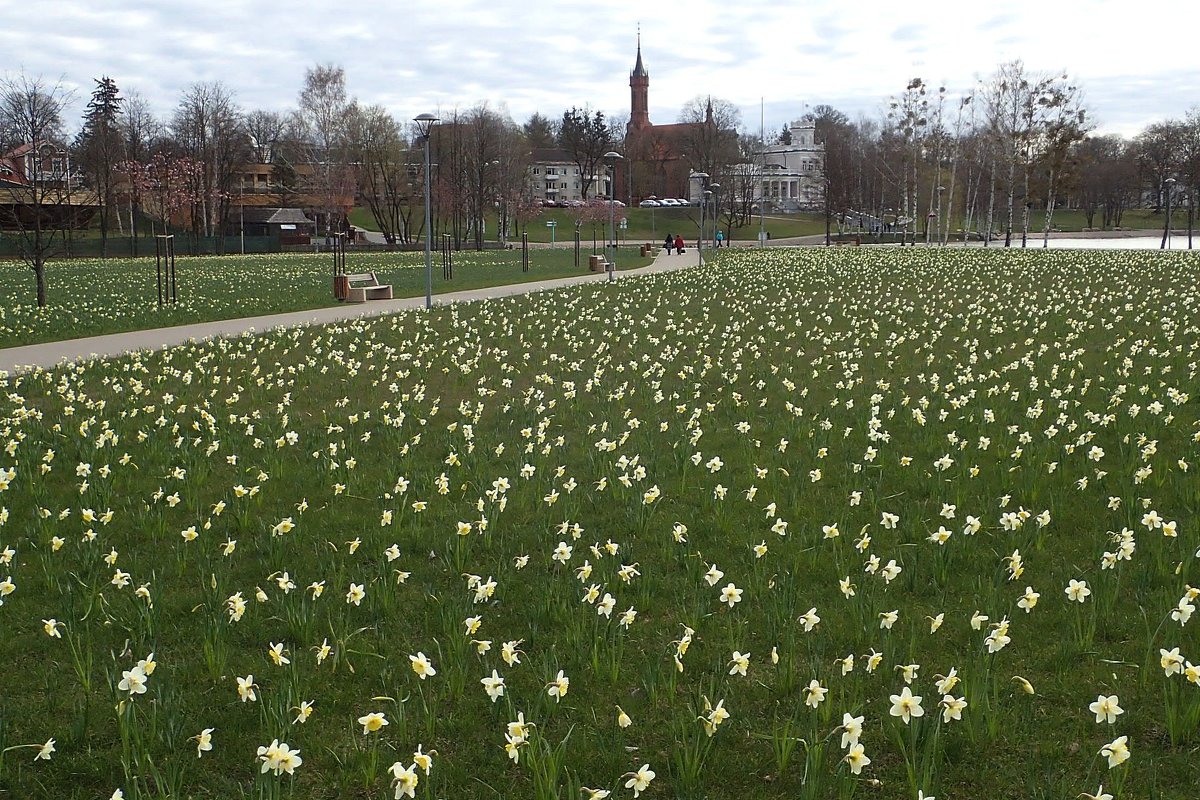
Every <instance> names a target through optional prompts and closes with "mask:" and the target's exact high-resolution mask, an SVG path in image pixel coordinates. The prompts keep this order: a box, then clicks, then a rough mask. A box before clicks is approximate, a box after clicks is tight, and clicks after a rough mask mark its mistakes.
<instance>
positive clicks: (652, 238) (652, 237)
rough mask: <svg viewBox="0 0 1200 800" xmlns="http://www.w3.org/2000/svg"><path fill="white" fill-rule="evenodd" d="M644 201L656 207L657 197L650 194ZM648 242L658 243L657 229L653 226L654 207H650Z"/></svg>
mask: <svg viewBox="0 0 1200 800" xmlns="http://www.w3.org/2000/svg"><path fill="white" fill-rule="evenodd" d="M646 199H647V200H649V201H651V202H652V203H654V205H658V195H653V194H652V195H650V196H649V197H647V198H646ZM650 241H652V242H657V241H658V228H657V227H655V225H654V206H650Z"/></svg>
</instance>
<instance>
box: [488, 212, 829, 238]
mask: <svg viewBox="0 0 1200 800" xmlns="http://www.w3.org/2000/svg"><path fill="white" fill-rule="evenodd" d="M570 212H571V209H568V208H544V209H542V213H541V214H540V215H539V216H538V217H537V218H536V219H535V220H533V221H532V222H530V223H529V227H528V232H529V241H531V242H548V241H550V238H551V234H550V228H549V226H547V225H546V223H547V222H550V221H553V222H555V223H556V227H555V231H554V237H555V239H556V240H557V241H560V242H561V241H573V239H574V231H575V218H574V217H573V216H572V215H571V213H570ZM615 216H616V223H617V224H618V225H619V224H620V220H621V218H622V217H624V218H625V219H626V220H627V221H628V227H627V228H626V229H625V230H624V231H622V232H621V234H620V238H621V239H622V240H623V241H629V242H643V241H645V242H661V241H662V240H663V239H664V238H665V237H666V235H667V233H679V234H682V235H683V238H684V239H688V240H692V239H695V238H696V235H697V233H698V232H699V230H700V209H698V208H656V209H649V208H618V209H616V214H615ZM711 224H712V221H711V220H706V225H707V226H708V230H709V236H710V237H711V236H712V227H711ZM494 229H495V225H494V224H491V227H489V230H494ZM722 229H724V227H722ZM766 229H767V230H768V231H770V232H771V236H772V238H775V239H782V238H784V237H789V236H806V235H809V234H816V233H824V232H825V222H824V218H823V217H821V216H819V215H815V214H790V215H780V214H773V215H768V216H767V218H766ZM607 230H608V223H607V222H605V223H604V224H597V225H596V226H595V233H596V236H597V237H598V240H599V241H601V242H603V241H604V237H605V236H606V235H607V234H606V232H607ZM580 237H581V239H582V240H583V241H586V242H590V241H591V240H592V225H591V223H585V224H584V226H583V228H582V230H581V231H580ZM732 237H733V238H734V239H751V240H757V239H758V217H755V218H754V219H753V220H751V221H750V223H749V224H748V225H746V226H745V227H744V228H734V229H733V231H732Z"/></svg>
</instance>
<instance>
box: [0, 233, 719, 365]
mask: <svg viewBox="0 0 1200 800" xmlns="http://www.w3.org/2000/svg"><path fill="white" fill-rule="evenodd" d="M692 252H695V249H694V248H692ZM697 263H698V259H697V257H696V256H693V255H692V254H691V253H685V254H684V255H682V256H678V255H672V256H668V255H666V254H665V253H659V255H658V256H657V257H656V258H655V259H654V261H653V263H651V264H650V265H648V266H645V267H640V268H638V269H631V270H626V271H623V272H617V273H616V277H617V279H624V278H627V277H633V276H637V275H648V274H651V273H654V272H662V271H664V270H668V269H671V268H673V267H680V266H696V264H697ZM605 280H608V276H607V275H606V274H604V273H585V274H583V275H578V276H574V277H570V278H554V279H551V280H544V281H530V282H528V283H513V284H508V285H506V286H490V287H486V288H482V289H470V290H467V291H463V292H446V293H443V294H436V295H434V296H433V303H434V305H446V304H449V303H469V302H473V301H476V300H486V299H489V298H493V297H511V296H513V295H519V294H528V293H531V292H542V291H546V290H547V289H558V288H560V287H563V286H572V285H575V284H579V283H589V282H590V283H595V282H597V281H605ZM424 305H425V298H424V297H402V298H397V299H395V300H381V301H373V302H369V303H364V304H362V305H336V306H326V307H325V308H313V309H309V310H307V311H292V312H288V313H286V314H271V315H268V316H261V317H242V318H238V319H226V320H219V321H217V322H199V323H195V324H191V325H178V326H175V327H172V328H151V329H149V330H142V331H128V332H126V333H112V334H107V335H105V336H90V337H88V338H85V339H67V340H64V341H59V342H44V343H42V344H32V345H25V346H24V347H10V348H7V349H0V374H4V373H14V372H23V371H25V370H28V369H33V368H36V367H54V366H57V365H59V364H63V363H65V362H70V361H75V360H77V359H86V358H111V357H113V356H120V355H124V354H126V353H131V352H134V351H137V350H160V349H163V348H166V347H171V346H172V345H178V344H184V343H186V342H190V341H198V340H202V339H210V338H213V337H219V336H240V335H242V334H244V333H253V332H255V331H266V330H270V329H272V328H281V327H295V326H299V325H324V324H328V323H331V322H341V321H343V320H349V319H356V318H358V317H373V316H378V315H381V314H390V313H392V312H394V311H400V310H403V309H409V308H422V307H424Z"/></svg>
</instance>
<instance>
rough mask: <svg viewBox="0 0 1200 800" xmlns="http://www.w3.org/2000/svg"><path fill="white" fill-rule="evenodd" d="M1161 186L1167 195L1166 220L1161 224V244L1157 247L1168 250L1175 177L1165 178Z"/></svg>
mask: <svg viewBox="0 0 1200 800" xmlns="http://www.w3.org/2000/svg"><path fill="white" fill-rule="evenodd" d="M1163 186H1164V187H1165V194H1166V195H1167V221H1166V224H1165V225H1163V238H1162V244H1160V245H1159V246H1158V249H1159V250H1170V249H1171V192H1172V190H1174V188H1175V179H1174V178H1167V179H1166V180H1165V181H1163Z"/></svg>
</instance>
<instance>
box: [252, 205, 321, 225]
mask: <svg viewBox="0 0 1200 800" xmlns="http://www.w3.org/2000/svg"><path fill="white" fill-rule="evenodd" d="M243 213H244V214H245V219H246V222H254V223H259V224H267V225H281V224H282V225H297V224H298V225H311V224H312V220H311V219H309V218H308V217H306V216H304V212H303V211H301V210H300V209H298V208H270V207H265V206H260V207H255V206H246V208H245V210H244V211H243Z"/></svg>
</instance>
